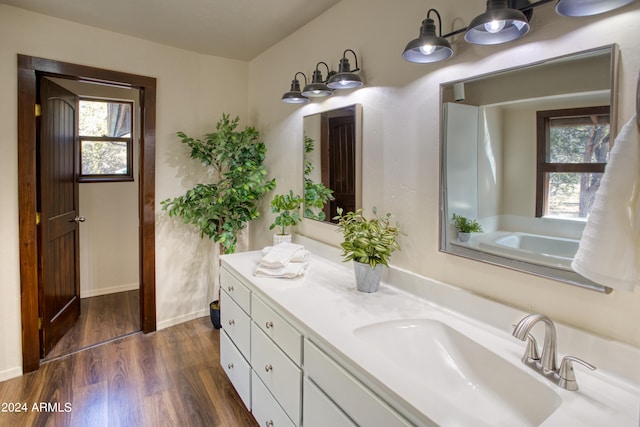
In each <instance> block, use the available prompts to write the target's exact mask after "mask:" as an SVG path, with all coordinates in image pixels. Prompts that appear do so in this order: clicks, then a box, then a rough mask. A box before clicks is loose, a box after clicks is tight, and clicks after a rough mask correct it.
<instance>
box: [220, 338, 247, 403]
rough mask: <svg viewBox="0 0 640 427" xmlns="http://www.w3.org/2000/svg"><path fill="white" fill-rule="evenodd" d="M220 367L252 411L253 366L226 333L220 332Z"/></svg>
mask: <svg viewBox="0 0 640 427" xmlns="http://www.w3.org/2000/svg"><path fill="white" fill-rule="evenodd" d="M220 365H222V368H223V369H224V372H225V374H227V377H229V380H230V381H231V384H233V387H234V388H235V389H236V391H237V392H238V395H240V398H241V399H242V402H244V405H245V406H246V407H247V409H249V410H251V366H249V363H248V362H247V361H246V360H245V359H244V357H242V354H240V352H239V351H238V349H237V348H236V347H235V346H234V345H233V342H232V341H231V339H230V338H229V337H228V336H227V334H226V333H225V332H224V331H221V332H220Z"/></svg>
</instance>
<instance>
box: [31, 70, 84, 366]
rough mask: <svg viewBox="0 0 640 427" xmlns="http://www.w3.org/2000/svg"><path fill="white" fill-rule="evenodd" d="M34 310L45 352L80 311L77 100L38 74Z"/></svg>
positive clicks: (43, 352) (69, 325)
mask: <svg viewBox="0 0 640 427" xmlns="http://www.w3.org/2000/svg"><path fill="white" fill-rule="evenodd" d="M40 105H41V108H42V115H41V118H40V141H39V150H38V154H39V157H38V162H39V166H40V167H39V172H40V176H39V191H38V193H39V211H40V233H39V239H38V240H39V241H38V243H39V259H38V261H39V282H40V283H39V312H40V318H41V321H42V328H41V330H40V351H41V356H45V355H46V354H47V353H48V352H49V350H51V348H52V347H53V346H54V345H55V343H56V342H57V341H58V340H59V339H60V337H62V335H63V334H64V333H65V332H66V331H67V330H68V329H69V328H70V327H71V326H72V325H73V323H74V322H75V321H76V319H77V318H78V316H79V315H80V275H79V264H78V258H79V249H78V248H79V239H78V228H79V222H80V221H81V220H84V218H82V217H80V216H79V215H78V180H77V179H76V175H77V153H78V151H77V144H78V138H77V133H78V126H77V123H78V108H77V106H78V99H77V96H76V95H74V94H73V93H71V92H69V91H68V90H66V89H64V88H62V87H60V86H58V85H57V84H55V83H54V82H52V81H51V80H49V79H47V78H41V79H40Z"/></svg>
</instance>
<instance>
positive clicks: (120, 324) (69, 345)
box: [45, 290, 140, 360]
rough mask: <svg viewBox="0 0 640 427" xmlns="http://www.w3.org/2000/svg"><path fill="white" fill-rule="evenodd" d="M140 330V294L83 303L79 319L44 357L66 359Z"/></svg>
mask: <svg viewBox="0 0 640 427" xmlns="http://www.w3.org/2000/svg"><path fill="white" fill-rule="evenodd" d="M139 330H140V292H139V291H138V290H135V291H126V292H118V293H114V294H108V295H100V296H96V297H90V298H82V299H81V300H80V318H79V319H78V321H77V322H76V323H75V324H74V325H73V327H72V328H71V329H70V330H69V331H67V332H66V333H65V334H64V336H63V337H62V338H61V339H60V341H58V343H57V344H56V345H55V346H54V347H53V348H52V349H51V351H50V352H49V354H47V355H46V356H45V360H51V359H54V358H56V357H60V356H64V355H67V354H70V353H73V352H76V351H78V350H80V349H83V348H86V347H90V346H92V345H95V344H99V343H102V342H105V341H109V340H112V339H114V338H120V337H122V336H124V335H128V334H131V333H133V332H137V331H139Z"/></svg>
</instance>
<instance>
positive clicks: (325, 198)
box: [303, 104, 362, 222]
mask: <svg viewBox="0 0 640 427" xmlns="http://www.w3.org/2000/svg"><path fill="white" fill-rule="evenodd" d="M303 129H304V168H303V173H304V177H303V178H304V199H305V207H304V217H305V218H308V219H313V220H317V221H323V222H333V220H332V218H333V217H335V216H336V214H337V213H336V210H337V208H342V209H343V210H344V211H345V212H350V211H355V210H356V209H359V208H360V207H361V206H362V105H360V104H354V105H349V106H346V107H341V108H337V109H334V110H329V111H323V112H321V113H316V114H311V115H309V116H305V117H304V118H303Z"/></svg>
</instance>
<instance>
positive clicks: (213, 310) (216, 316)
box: [209, 300, 222, 329]
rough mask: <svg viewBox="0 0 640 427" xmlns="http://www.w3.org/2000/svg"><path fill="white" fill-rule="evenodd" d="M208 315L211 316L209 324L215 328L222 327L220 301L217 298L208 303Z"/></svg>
mask: <svg viewBox="0 0 640 427" xmlns="http://www.w3.org/2000/svg"><path fill="white" fill-rule="evenodd" d="M209 317H211V324H212V325H213V327H214V328H215V329H220V328H221V327H222V324H221V323H220V303H219V302H218V301H217V300H216V301H213V302H211V303H209Z"/></svg>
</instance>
